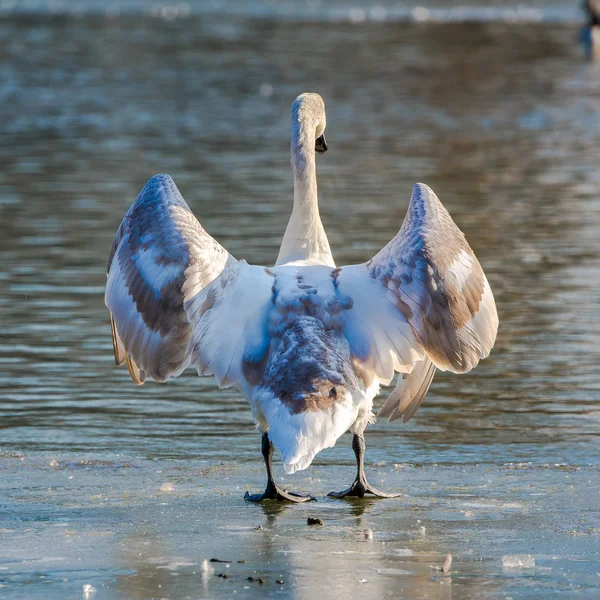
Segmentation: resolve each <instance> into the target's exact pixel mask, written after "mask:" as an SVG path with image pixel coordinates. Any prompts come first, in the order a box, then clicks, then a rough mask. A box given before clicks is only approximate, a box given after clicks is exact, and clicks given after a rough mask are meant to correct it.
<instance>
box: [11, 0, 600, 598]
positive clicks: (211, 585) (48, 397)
mask: <svg viewBox="0 0 600 600" xmlns="http://www.w3.org/2000/svg"><path fill="white" fill-rule="evenodd" d="M442 4H443V3H442ZM386 6H387V5H386ZM444 6H445V5H444ZM190 12H191V14H190V15H188V16H186V18H177V19H173V20H165V19H161V18H155V17H154V16H152V14H147V15H143V14H142V13H140V14H133V13H132V14H125V15H120V16H118V17H117V16H114V15H113V16H111V17H110V18H107V17H105V16H104V15H102V14H98V13H94V12H92V13H91V14H80V15H79V16H72V15H64V14H63V15H58V16H52V15H49V14H40V13H35V14H20V15H16V16H4V17H3V18H2V19H0V127H1V132H2V135H1V136H0V252H1V256H2V268H1V270H0V319H1V325H2V328H1V331H0V336H1V345H0V490H1V492H0V494H1V495H0V533H1V536H0V586H5V588H3V589H0V595H3V596H6V594H8V595H7V596H6V597H9V598H13V597H14V598H18V597H23V589H24V588H22V587H21V586H22V585H23V584H25V583H27V584H28V587H27V588H26V589H27V590H28V594H30V596H28V597H37V596H42V595H43V596H46V597H48V595H49V594H50V595H54V596H53V597H65V594H67V595H71V594H73V593H76V594H80V593H81V589H82V588H81V586H82V584H84V583H87V582H88V580H89V581H91V582H93V583H94V585H95V586H96V587H97V588H98V592H97V596H96V597H107V598H109V597H110V598H112V597H118V598H121V597H123V598H135V597H140V598H142V597H150V596H152V595H156V596H157V597H160V596H161V594H162V597H174V598H179V597H198V596H200V597H216V596H220V597H229V595H230V594H231V593H232V590H233V589H235V590H236V591H237V593H238V594H240V595H244V594H245V595H247V596H251V595H252V594H254V593H256V588H252V587H250V584H248V583H245V582H246V579H245V577H246V575H248V574H249V573H252V572H253V571H254V570H256V569H258V570H260V569H265V570H266V572H267V573H268V575H269V577H268V581H267V584H265V585H266V587H264V588H262V589H261V593H263V595H268V596H270V595H273V596H276V595H283V596H285V595H286V594H291V595H292V596H293V597H299V598H302V597H305V596H306V597H315V596H314V594H318V593H322V592H323V591H324V590H327V591H328V593H329V594H330V597H335V598H337V597H340V598H341V597H343V596H344V594H345V593H346V592H347V590H348V589H349V588H348V585H350V582H352V586H353V587H352V588H351V589H354V588H356V589H355V592H354V593H355V594H356V595H357V596H364V597H383V596H386V595H387V596H388V597H407V598H411V597H417V596H418V595H419V594H421V595H424V594H425V593H428V594H429V595H430V596H429V597H435V598H452V597H453V596H452V594H453V591H452V590H454V597H457V598H482V597H496V596H497V597H506V596H507V595H508V596H512V597H515V598H516V597H528V598H529V597H536V598H538V597H539V598H549V597H553V596H552V594H560V593H563V592H565V590H570V592H573V593H577V594H579V596H578V597H590V598H591V597H597V594H598V593H600V580H598V579H599V578H598V576H597V572H600V560H599V556H598V550H597V542H598V534H599V533H600V522H599V521H598V517H597V512H596V511H597V509H598V508H599V507H598V499H597V496H598V489H599V486H600V478H599V477H598V473H597V467H598V465H599V464H600V404H599V402H598V401H599V400H600V378H599V375H598V364H599V362H600V343H599V339H600V316H599V315H600V311H599V307H600V242H599V240H600V237H599V234H598V231H599V225H598V223H599V222H600V170H599V169H598V147H599V144H600V68H599V67H598V65H594V64H590V63H586V62H584V60H583V58H582V51H581V49H580V48H579V47H578V45H577V36H578V26H577V25H576V24H574V23H570V22H568V20H567V19H565V21H564V22H556V23H553V24H552V25H551V26H549V25H548V24H547V23H535V22H533V21H531V20H530V21H527V20H525V21H521V22H516V23H506V22H502V21H499V20H490V21H486V22H470V23H454V22H441V23H440V22H411V21H405V20H388V21H383V22H378V21H377V20H375V19H366V20H365V21H364V22H360V23H356V22H352V21H353V20H354V21H356V20H357V19H349V20H347V21H343V20H342V21H334V22H331V21H330V20H329V19H328V18H314V19H312V20H311V19H309V20H305V19H302V20H301V21H297V20H296V17H294V15H293V14H292V15H291V16H288V17H287V18H280V15H279V14H278V13H277V11H275V12H274V13H272V14H270V15H267V17H266V18H260V19H248V18H246V17H244V16H240V15H239V14H238V15H236V14H235V11H232V12H231V11H230V12H228V13H226V16H223V15H221V14H219V13H218V11H216V10H215V11H212V12H211V11H206V12H203V11H200V14H195V12H194V11H193V10H192V11H190ZM356 14H357V13H355V17H356ZM298 18H300V17H298ZM358 20H359V21H360V20H361V19H358ZM304 90H311V91H318V92H319V93H321V95H322V96H323V97H324V98H325V101H326V103H327V110H328V114H327V117H328V118H327V121H328V129H327V140H328V144H329V148H330V151H329V152H328V153H327V155H325V156H323V157H320V159H319V161H318V162H319V164H318V176H319V192H320V205H321V211H322V216H323V221H324V223H325V227H326V229H327V231H328V234H329V239H330V242H331V245H332V249H333V251H334V256H335V258H336V261H337V263H338V264H345V263H350V262H357V261H363V260H366V259H367V258H369V257H371V256H372V255H373V254H375V253H376V252H377V251H378V250H379V248H381V247H382V246H383V245H384V244H385V243H387V241H388V240H389V239H390V238H391V237H392V236H393V235H394V234H395V233H396V231H397V229H398V228H399V226H400V224H401V222H402V219H403V217H404V212H405V210H406V206H407V204H408V199H409V196H410V190H411V186H412V184H413V183H414V182H415V181H424V182H426V183H428V184H429V185H431V186H432V187H433V188H434V190H436V191H437V193H438V195H439V196H440V198H441V199H442V201H443V202H444V203H445V205H446V206H447V207H448V209H449V210H450V212H451V214H452V215H453V217H454V218H455V220H456V221H457V223H458V224H459V226H460V227H461V228H462V229H463V231H464V232H465V233H466V235H467V238H468V240H469V242H470V244H471V246H472V247H473V248H474V250H475V252H476V253H477V256H478V257H479V259H480V261H481V263H482V264H483V266H484V268H485V271H486V273H487V275H488V278H489V280H490V283H491V285H492V288H493V289H494V292H495V295H496V301H497V305H498V310H499V314H500V322H501V323H500V331H499V336H498V342H497V345H496V348H495V350H494V351H493V353H492V356H491V357H490V358H489V359H488V360H486V361H485V362H484V363H482V364H481V365H480V366H479V368H478V369H477V370H476V371H474V372H473V373H471V374H469V375H465V376H461V377H457V376H454V375H447V374H442V373H439V374H438V375H437V376H436V379H435V381H434V384H433V386H432V388H431V391H430V393H429V395H428V397H427V400H426V402H425V403H424V404H423V406H422V408H421V409H420V410H419V412H418V414H417V415H416V417H415V418H413V420H411V421H410V422H409V423H408V424H406V425H399V424H397V423H396V424H394V425H386V424H385V423H378V424H377V425H375V426H373V427H371V428H370V429H369V432H368V437H367V444H368V446H369V449H368V452H367V461H368V463H369V465H370V467H371V468H372V469H373V472H374V476H373V478H374V480H375V483H376V484H377V485H380V486H381V487H386V488H388V489H401V490H403V491H405V493H406V494H407V497H406V499H405V500H400V501H398V500H396V501H382V502H380V503H366V504H364V505H360V504H356V503H345V502H341V503H339V502H338V503H335V502H329V501H325V502H323V501H320V502H319V504H318V510H317V509H316V508H315V507H313V506H311V507H289V508H284V509H278V508H277V507H275V508H265V509H263V508H261V507H245V506H244V504H243V501H242V495H243V491H244V490H245V489H247V488H252V489H253V490H256V491H258V489H259V488H260V487H261V486H262V485H263V474H262V465H261V461H260V454H259V446H260V440H259V436H258V435H257V433H256V431H255V430H254V427H253V424H252V422H251V417H250V411H249V409H248V407H247V405H246V403H245V401H243V400H242V399H241V398H240V396H239V395H238V394H237V393H236V392H234V391H231V390H218V389H216V387H215V385H214V383H213V382H212V380H210V379H203V380H201V379H199V378H197V377H196V376H195V375H194V374H193V373H192V372H189V373H186V374H184V375H183V376H182V377H181V378H179V379H178V380H175V381H171V382H169V383H168V384H167V385H158V384H152V383H150V384H147V385H144V386H143V387H142V388H138V387H136V386H135V385H133V383H132V382H131V381H130V380H129V376H128V374H127V372H126V370H124V369H116V368H115V367H114V362H113V358H112V345H111V340H110V326H109V323H108V314H107V311H106V309H105V307H104V303H103V286H104V282H105V266H106V260H107V257H108V250H109V248H110V245H111V243H112V239H113V237H114V234H115V231H116V228H117V226H118V224H119V222H120V220H121V218H122V216H123V215H124V213H125V212H126V210H127V208H128V207H129V205H130V204H131V202H132V201H133V199H134V198H135V196H136V194H137V192H138V191H139V189H140V188H141V187H142V185H143V184H144V183H145V181H146V180H147V179H148V178H149V177H150V176H151V175H152V174H154V173H158V172H168V173H170V174H171V175H172V176H173V178H174V179H175V181H176V182H177V184H178V186H179V188H180V190H181V192H182V193H183V195H184V197H185V198H186V200H187V202H188V203H189V205H190V206H191V207H192V209H193V210H194V212H195V214H196V215H197V216H198V217H199V219H200V220H201V222H202V223H203V225H204V226H205V228H206V229H207V230H208V231H209V232H210V233H211V234H212V235H213V236H214V237H216V238H217V239H218V240H219V241H220V242H221V243H222V244H223V245H225V246H226V247H227V248H228V249H229V250H230V251H231V252H232V253H233V254H234V255H235V256H237V257H240V258H241V257H243V258H246V259H247V260H248V262H253V263H259V264H269V263H272V262H274V260H275V258H276V255H277V250H278V245H279V242H280V240H281V236H282V233H283V230H284V228H285V224H286V221H287V218H288V216H289V213H290V210H291V195H292V182H291V172H290V168H289V158H288V146H289V137H288V136H289V108H290V104H291V101H292V100H293V99H294V97H295V96H296V95H297V94H298V93H300V92H301V91H304ZM51 461H56V462H51ZM352 464H353V457H352V453H351V451H350V448H349V439H346V438H342V440H340V443H338V445H337V446H336V448H334V449H333V450H328V451H325V452H323V453H322V454H321V455H319V457H318V459H317V460H316V461H315V464H314V466H313V467H311V469H309V470H308V471H306V472H304V473H301V474H298V475H297V476H294V477H293V478H287V480H286V484H287V485H290V486H294V487H296V488H303V489H307V490H310V491H312V492H313V493H317V494H319V495H321V496H322V495H324V494H326V493H327V492H328V491H330V489H333V488H335V487H337V488H339V487H341V486H343V485H344V484H346V483H349V481H350V478H351V476H352V466H351V465H352ZM166 479H168V480H170V481H175V482H176V486H175V490H176V491H175V493H174V494H170V495H169V494H167V495H166V496H165V494H162V495H161V494H160V493H158V492H157V491H156V490H157V489H158V487H159V486H160V485H161V484H162V483H163V481H165V480H166ZM331 486H333V487H331ZM538 496H539V497H538ZM468 511H471V512H473V513H474V517H473V518H471V517H470V516H468V515H467V516H466V517H465V514H467V513H468ZM309 513H310V514H313V513H315V514H317V513H318V514H320V515H321V516H323V517H324V518H325V520H326V527H325V528H324V529H322V530H319V532H317V533H315V532H314V530H312V529H307V528H306V525H304V524H303V523H305V520H306V515H307V514H309ZM417 520H420V521H421V524H420V525H419V524H417ZM259 525H261V526H263V530H262V531H260V532H257V531H255V529H254V528H255V527H257V526H259ZM425 525H426V526H427V531H428V533H427V534H426V536H422V535H420V533H419V527H420V526H425ZM367 526H368V527H370V528H372V529H373V530H374V531H375V533H376V535H375V540H374V542H373V544H375V545H373V544H372V545H370V546H368V547H367V546H365V542H364V541H363V540H362V538H361V535H362V528H363V527H367ZM19 548H20V549H19ZM51 549H52V551H51ZM338 551H340V552H341V551H344V552H346V551H347V552H349V553H350V554H343V555H339V556H338V555H336V554H335V553H336V552H338ZM536 551H537V554H536ZM446 552H453V553H455V565H456V566H455V567H454V568H455V575H454V576H453V577H452V578H440V577H438V576H437V575H435V572H432V571H430V570H429V564H430V563H432V562H433V563H439V562H443V557H444V556H445V553H446ZM219 553H222V554H223V555H224V556H225V555H226V556H225V558H231V559H232V560H239V559H247V560H249V563H248V564H246V563H244V564H238V563H235V564H232V566H231V568H230V572H231V573H233V574H235V573H237V575H235V576H232V577H231V578H230V580H227V581H226V580H223V579H222V578H216V577H215V576H214V574H213V575H210V576H206V574H205V575H204V576H201V575H200V570H199V565H200V564H201V561H202V559H203V558H210V556H212V555H213V554H214V555H218V554H219ZM511 553H531V554H533V555H534V556H536V559H537V564H538V567H536V569H535V570H533V571H527V572H526V573H525V574H523V573H510V572H506V570H503V569H502V564H501V560H500V559H501V556H502V555H503V554H511ZM336 556H338V558H336ZM99 557H101V558H99ZM257 557H262V558H257ZM78 560H79V561H81V564H82V565H83V566H81V568H79V567H78V566H77V561H78ZM36 561H37V562H36ZM53 561H54V562H53ZM57 561H58V562H57ZM252 561H255V562H254V563H253V562H252ZM261 561H262V562H261ZM74 563H75V565H74ZM540 565H541V566H540ZM163 567H164V568H163ZM217 568H218V565H217ZM361 569H363V570H364V576H363V574H362V573H363V571H361ZM222 570H223V569H222ZM377 570H379V572H377ZM271 571H272V572H271ZM359 571H360V573H359ZM334 572H335V573H338V575H336V576H335V577H334V576H333V573H334ZM432 573H433V574H432ZM279 576H281V577H283V579H285V580H287V581H289V585H287V584H286V585H287V587H285V586H283V587H282V586H280V585H278V584H275V582H274V580H275V579H276V578H277V577H279ZM236 577H237V579H236ZM332 577H333V579H331V578H332ZM360 579H366V580H367V581H366V582H364V583H360V584H359V583H358V581H359V580H360ZM64 580H67V581H64ZM596 580H598V581H596ZM175 581H177V582H179V583H177V584H176V583H175ZM229 584H231V587H229V588H225V587H223V586H224V585H229ZM242 584H244V585H246V586H247V587H248V590H245V589H244V585H242ZM158 585H161V586H163V587H161V588H158V587H157V586H158ZM235 586H237V587H235ZM578 586H579V587H578ZM290 589H292V590H293V592H290ZM160 590H162V591H160ZM338 592H339V593H338Z"/></svg>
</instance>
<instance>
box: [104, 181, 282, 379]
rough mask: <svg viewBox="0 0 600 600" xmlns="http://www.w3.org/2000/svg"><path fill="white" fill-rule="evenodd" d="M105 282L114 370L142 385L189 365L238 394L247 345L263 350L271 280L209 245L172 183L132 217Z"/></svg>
mask: <svg viewBox="0 0 600 600" xmlns="http://www.w3.org/2000/svg"><path fill="white" fill-rule="evenodd" d="M107 276H108V281H107V285H106V294H105V302H106V306H107V307H108V309H109V311H110V313H111V325H112V335H113V348H114V354H115V361H116V362H117V364H122V363H123V362H126V363H127V366H128V369H129V373H130V375H131V377H132V379H133V380H134V381H135V382H136V383H137V384H142V383H143V382H144V380H145V378H146V376H149V377H151V378H152V379H154V380H155V381H161V382H162V381H166V380H167V379H168V378H169V377H171V376H177V375H178V374H180V373H181V372H182V371H183V370H184V369H185V368H186V367H188V366H190V365H194V366H196V368H197V370H198V372H199V374H201V375H213V374H214V375H215V376H216V378H217V381H218V382H219V384H220V385H224V386H225V385H232V384H236V383H239V382H240V381H241V378H242V355H243V353H244V351H245V350H246V348H247V346H248V344H249V345H250V346H251V347H256V346H259V347H261V348H262V347H263V346H264V345H265V344H266V341H265V335H266V334H265V333H264V329H265V328H264V327H263V325H262V323H263V321H262V316H263V314H264V312H265V307H266V306H268V303H269V300H270V295H271V285H272V278H271V277H270V276H269V275H268V274H267V273H266V272H265V270H264V269H263V268H262V267H252V266H249V265H247V264H246V263H245V261H238V260H236V259H235V258H233V256H231V255H230V254H229V253H228V252H227V251H226V250H225V249H224V248H223V247H222V246H221V245H220V244H218V243H217V242H216V241H215V240H214V239H213V238H212V237H211V236H210V235H208V233H206V231H205V230H204V229H203V228H202V226H201V225H200V223H199V222H198V220H197V219H196V217H195V216H194V215H193V213H192V211H191V210H190V208H189V207H188V205H187V204H186V203H185V201H184V200H183V198H182V197H181V194H180V193H179V190H178V189H177V187H176V186H175V183H174V182H173V180H172V179H171V178H170V177H169V176H168V175H156V176H154V177H152V179H150V180H149V181H148V183H147V184H146V185H145V187H144V188H143V189H142V191H141V192H140V194H139V195H138V197H137V199H136V201H135V202H134V203H133V205H132V206H131V208H130V209H129V211H128V212H127V214H126V215H125V218H124V219H123V221H122V223H121V225H120V227H119V229H118V231H117V236H116V238H115V241H114V244H113V247H112V250H111V253H110V258H109V262H108V273H107ZM257 352H258V351H257Z"/></svg>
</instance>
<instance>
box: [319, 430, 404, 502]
mask: <svg viewBox="0 0 600 600" xmlns="http://www.w3.org/2000/svg"><path fill="white" fill-rule="evenodd" d="M352 450H354V455H355V456H356V465H357V467H358V469H357V471H356V478H355V479H354V482H353V483H352V485H351V486H350V487H349V488H348V489H345V490H342V491H341V492H329V494H327V495H328V496H329V497H330V498H346V497H348V496H357V497H358V498H363V497H364V495H365V494H373V496H377V497H378V498H397V497H398V496H401V495H402V494H388V493H387V492H382V491H381V490H378V489H377V488H375V487H373V486H372V485H371V484H370V483H369V482H368V481H367V476H366V475H365V463H364V456H365V438H364V437H363V435H362V433H361V434H360V435H359V434H356V433H355V434H354V437H353V438H352Z"/></svg>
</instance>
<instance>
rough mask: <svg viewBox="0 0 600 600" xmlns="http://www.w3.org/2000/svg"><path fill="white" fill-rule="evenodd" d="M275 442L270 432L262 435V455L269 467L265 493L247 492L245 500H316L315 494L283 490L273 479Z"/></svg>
mask: <svg viewBox="0 0 600 600" xmlns="http://www.w3.org/2000/svg"><path fill="white" fill-rule="evenodd" d="M273 450H274V447H273V444H272V443H271V440H270V439H269V434H268V433H263V435H262V455H263V458H264V459H265V466H266V467H267V487H266V488H265V491H264V493H263V494H250V493H249V492H246V494H245V496H244V500H248V501H249V502H262V501H263V500H278V501H280V502H283V501H284V500H288V501H290V502H310V501H311V500H314V501H316V500H317V499H316V498H314V497H313V496H305V495H303V494H296V493H295V492H288V491H287V490H282V489H281V488H280V487H279V486H278V485H277V484H276V483H275V480H274V479H273Z"/></svg>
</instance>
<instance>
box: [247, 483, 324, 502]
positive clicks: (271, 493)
mask: <svg viewBox="0 0 600 600" xmlns="http://www.w3.org/2000/svg"><path fill="white" fill-rule="evenodd" d="M244 500H247V501H248V502H262V501H263V500H277V501H278V502H285V501H287V502H296V503H301V502H316V501H317V499H316V498H315V497H314V496H310V495H308V494H298V493H296V492H288V491H287V490H282V489H281V488H280V487H279V486H278V485H268V486H267V489H266V490H265V491H264V492H263V493H262V494H251V493H250V492H246V493H245V494H244Z"/></svg>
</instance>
